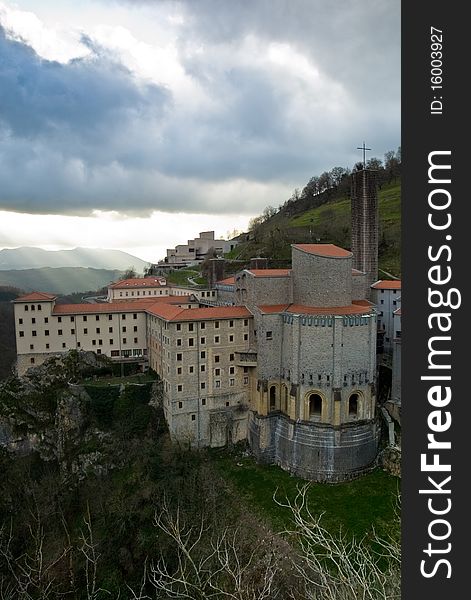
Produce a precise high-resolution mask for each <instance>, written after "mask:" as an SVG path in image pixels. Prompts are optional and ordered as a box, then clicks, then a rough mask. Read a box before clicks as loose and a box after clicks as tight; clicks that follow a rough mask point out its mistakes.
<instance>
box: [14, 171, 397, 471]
mask: <svg viewBox="0 0 471 600" xmlns="http://www.w3.org/2000/svg"><path fill="white" fill-rule="evenodd" d="M362 176H363V177H364V174H363V175H362ZM368 190H370V187H368ZM369 193H370V191H369ZM359 239H360V238H359ZM359 267H361V265H359V264H358V262H357V263H355V262H354V255H353V253H352V252H350V251H348V250H345V249H343V248H340V247H338V246H335V245H332V244H294V245H293V246H292V261H291V268H289V269H269V268H246V269H243V270H241V271H239V272H238V273H236V274H235V275H234V276H232V277H228V278H226V279H222V280H220V281H218V282H217V283H216V284H215V285H214V286H212V287H211V288H210V289H204V290H203V289H198V290H191V289H188V288H183V287H178V286H173V287H172V286H169V285H167V282H166V280H165V279H164V278H162V277H151V278H144V279H140V280H139V279H136V280H127V281H124V282H117V283H116V284H113V285H111V286H110V288H109V294H108V299H107V302H104V303H101V304H73V305H67V304H65V305H64V304H58V303H57V302H56V298H55V297H54V296H53V295H49V294H44V293H39V292H34V293H31V294H27V295H25V296H23V297H20V298H18V299H16V300H15V302H14V309H15V311H14V312H15V326H16V341H17V352H18V361H17V369H18V372H19V373H20V374H21V373H24V372H25V371H26V370H27V369H28V368H29V367H30V366H32V365H37V364H40V363H41V362H43V361H44V360H45V359H46V358H47V357H49V356H51V355H54V354H57V353H61V352H65V351H67V350H70V349H76V350H92V351H94V352H96V353H97V354H105V355H107V356H108V357H110V359H111V360H114V361H117V362H123V361H124V362H137V363H138V364H139V365H141V367H142V369H143V370H144V369H145V368H147V367H149V368H151V369H153V371H155V372H156V373H157V374H158V376H159V380H160V382H161V386H162V403H163V410H164V414H165V418H166V421H167V423H168V427H169V431H170V434H171V436H172V438H173V439H175V440H178V441H181V442H185V443H188V444H191V445H193V446H196V447H204V446H211V447H220V446H224V445H226V444H229V443H233V442H238V441H241V440H247V441H248V443H249V446H250V448H251V450H252V452H253V453H254V455H255V456H256V457H257V458H258V459H259V460H261V461H264V462H269V463H275V464H279V465H280V466H281V467H283V468H284V469H286V470H288V471H290V472H292V473H294V474H296V475H298V476H301V477H303V478H306V479H311V480H316V481H329V482H335V481H343V480H348V479H351V478H353V477H356V476H358V475H359V474H360V473H362V472H365V471H366V470H368V469H369V468H371V466H372V465H373V463H374V460H375V457H376V454H377V448H378V441H379V434H380V426H379V423H378V418H377V415H376V411H375V405H376V348H377V329H378V312H379V311H378V310H377V308H378V307H377V305H376V306H375V304H373V302H372V301H371V300H372V299H373V296H374V291H373V289H374V290H376V291H378V290H381V289H382V288H381V286H378V282H377V283H376V284H374V285H373V286H372V279H374V280H375V281H376V279H377V277H376V278H372V274H371V272H370V271H362V270H361V268H359ZM369 269H370V270H371V263H370V264H369ZM379 293H380V294H381V292H379ZM383 296H384V294H383ZM391 321H392V323H393V320H392V318H391ZM382 323H384V324H385V323H386V320H384V319H383V321H382ZM392 323H391V327H393V324H392Z"/></svg>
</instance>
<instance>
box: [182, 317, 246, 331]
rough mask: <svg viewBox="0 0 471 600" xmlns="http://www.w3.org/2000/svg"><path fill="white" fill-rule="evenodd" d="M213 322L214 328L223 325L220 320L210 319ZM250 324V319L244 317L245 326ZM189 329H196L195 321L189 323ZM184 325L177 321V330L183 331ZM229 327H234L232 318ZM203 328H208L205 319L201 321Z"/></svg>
mask: <svg viewBox="0 0 471 600" xmlns="http://www.w3.org/2000/svg"><path fill="white" fill-rule="evenodd" d="M211 322H212V323H213V324H214V329H220V327H221V322H220V321H208V324H209V323H211ZM248 324H249V320H248V319H244V327H247V326H248ZM187 325H188V331H190V332H191V331H195V323H188V324H187ZM182 327H183V323H177V331H183V329H182ZM229 327H234V320H233V319H230V320H229ZM201 329H206V322H205V321H201V322H200V330H201Z"/></svg>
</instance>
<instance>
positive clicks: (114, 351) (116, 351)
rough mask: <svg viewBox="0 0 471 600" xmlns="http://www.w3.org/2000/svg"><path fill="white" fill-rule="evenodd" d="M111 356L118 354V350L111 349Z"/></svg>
mask: <svg viewBox="0 0 471 600" xmlns="http://www.w3.org/2000/svg"><path fill="white" fill-rule="evenodd" d="M111 356H119V350H111Z"/></svg>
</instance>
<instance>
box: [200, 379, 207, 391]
mask: <svg viewBox="0 0 471 600" xmlns="http://www.w3.org/2000/svg"><path fill="white" fill-rule="evenodd" d="M200 388H201V389H202V390H204V389H206V384H205V382H204V381H202V382H201V383H200Z"/></svg>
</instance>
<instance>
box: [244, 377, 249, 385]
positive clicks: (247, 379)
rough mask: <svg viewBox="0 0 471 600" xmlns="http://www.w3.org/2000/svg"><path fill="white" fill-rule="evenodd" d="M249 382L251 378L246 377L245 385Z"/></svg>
mask: <svg viewBox="0 0 471 600" xmlns="http://www.w3.org/2000/svg"><path fill="white" fill-rule="evenodd" d="M248 382H249V378H248V377H244V385H247V384H248Z"/></svg>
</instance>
